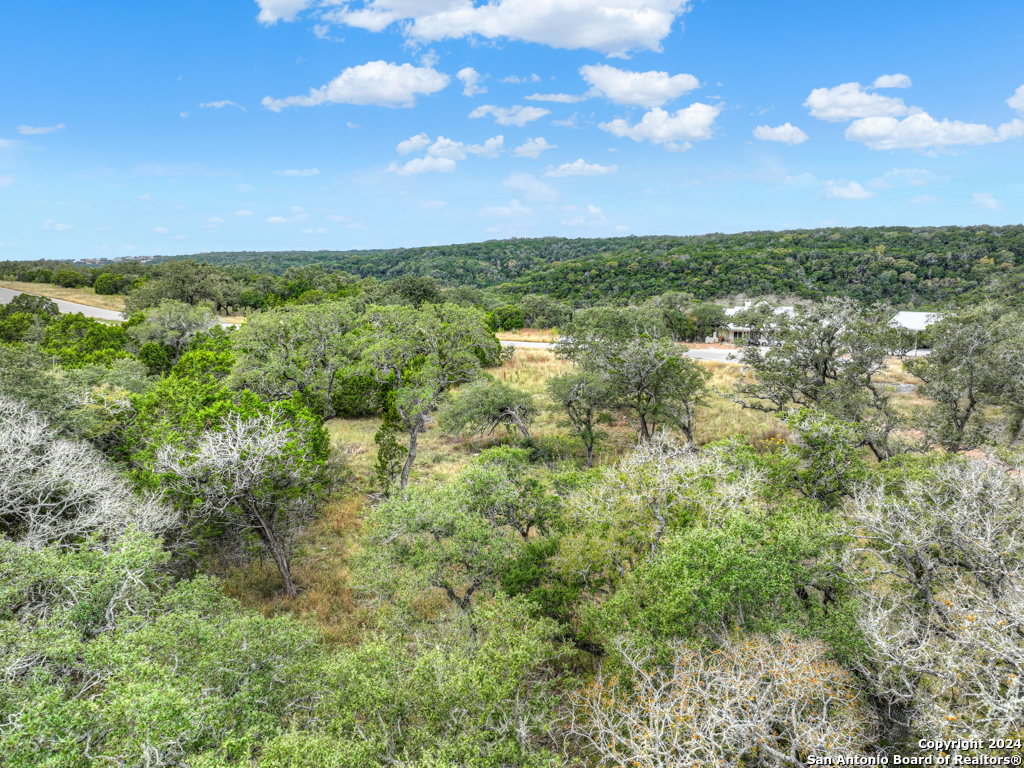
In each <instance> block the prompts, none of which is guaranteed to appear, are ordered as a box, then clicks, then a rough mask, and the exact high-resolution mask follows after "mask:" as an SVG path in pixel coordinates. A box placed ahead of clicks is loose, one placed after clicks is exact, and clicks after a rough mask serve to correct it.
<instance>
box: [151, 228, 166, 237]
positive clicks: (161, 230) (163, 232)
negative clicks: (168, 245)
mask: <svg viewBox="0 0 1024 768" xmlns="http://www.w3.org/2000/svg"><path fill="white" fill-rule="evenodd" d="M153 231H154V232H156V233H157V234H158V235H166V234H167V233H168V232H170V230H169V229H167V227H153Z"/></svg>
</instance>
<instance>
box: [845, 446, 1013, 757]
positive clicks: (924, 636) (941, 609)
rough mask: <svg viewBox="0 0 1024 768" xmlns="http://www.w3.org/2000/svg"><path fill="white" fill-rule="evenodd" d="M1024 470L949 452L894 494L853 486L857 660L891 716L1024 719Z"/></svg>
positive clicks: (976, 726)
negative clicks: (861, 642) (951, 456)
mask: <svg viewBox="0 0 1024 768" xmlns="http://www.w3.org/2000/svg"><path fill="white" fill-rule="evenodd" d="M1022 512H1024V482H1022V480H1021V478H1020V475H1019V471H1011V472H1007V471H1005V469H1002V468H999V467H996V466H992V465H991V464H988V463H986V462H984V461H956V462H951V463H949V464H947V465H945V466H944V467H942V468H941V469H939V470H938V471H937V474H936V476H935V477H932V478H928V479H927V480H914V481H911V482H908V483H907V484H906V486H905V487H904V488H903V490H902V493H900V494H899V495H892V494H887V493H886V492H885V490H884V489H883V488H882V487H881V486H866V487H862V488H861V489H860V490H859V491H858V493H857V494H856V497H855V499H854V504H853V511H852V526H851V530H850V533H851V534H852V535H853V536H854V537H855V540H856V541H858V542H859V544H860V545H859V546H854V547H852V548H851V549H850V550H849V551H848V553H847V562H846V568H847V571H848V572H849V573H850V574H851V575H852V576H853V577H854V579H855V581H856V582H857V584H858V585H859V587H860V599H861V602H862V610H861V611H860V615H859V618H858V621H859V624H860V628H861V631H862V632H863V633H864V635H865V637H866V639H867V640H868V642H869V643H870V646H871V654H870V657H869V659H868V660H866V661H865V662H864V663H863V664H862V665H861V672H863V674H864V675H865V676H866V677H867V678H868V679H869V680H870V681H871V682H872V683H873V684H874V686H875V688H876V690H877V691H878V692H879V697H880V702H881V703H882V704H883V705H884V706H885V707H886V711H885V714H886V715H887V716H888V717H889V718H890V720H891V721H892V725H893V726H894V727H901V728H903V729H904V730H905V731H909V730H910V729H912V728H913V729H916V730H918V731H920V732H921V733H925V734H928V737H929V738H984V737H994V736H1002V735H1004V734H1007V733H1012V732H1015V731H1016V732H1019V731H1020V729H1021V728H1024V580H1022V575H1024V514H1022Z"/></svg>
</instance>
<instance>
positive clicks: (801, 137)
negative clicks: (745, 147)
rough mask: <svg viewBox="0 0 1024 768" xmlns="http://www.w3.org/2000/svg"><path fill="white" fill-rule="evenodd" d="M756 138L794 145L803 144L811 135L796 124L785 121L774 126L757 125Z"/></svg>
mask: <svg viewBox="0 0 1024 768" xmlns="http://www.w3.org/2000/svg"><path fill="white" fill-rule="evenodd" d="M754 138H755V139H760V140H761V141H778V142H781V143H782V144H788V145H789V146H791V147H792V146H794V145H796V144H803V143H804V142H805V141H807V139H808V138H809V137H808V136H807V134H806V133H804V132H803V131H801V130H800V129H799V128H797V127H796V126H795V125H793V124H791V123H783V124H782V125H777V126H775V127H774V128H772V127H770V126H767V125H759V126H757V127H756V128H755V129H754Z"/></svg>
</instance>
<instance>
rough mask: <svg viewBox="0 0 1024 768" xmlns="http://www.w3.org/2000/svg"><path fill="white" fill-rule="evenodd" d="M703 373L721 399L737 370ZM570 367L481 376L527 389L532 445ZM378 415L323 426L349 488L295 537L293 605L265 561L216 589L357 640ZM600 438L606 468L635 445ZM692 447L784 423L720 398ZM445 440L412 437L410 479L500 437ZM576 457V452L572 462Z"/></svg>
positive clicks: (547, 361)
mask: <svg viewBox="0 0 1024 768" xmlns="http://www.w3.org/2000/svg"><path fill="white" fill-rule="evenodd" d="M704 365H706V366H707V367H708V369H709V370H710V371H711V372H712V380H711V383H712V385H713V386H714V387H715V388H716V389H718V390H720V391H722V392H725V393H727V392H728V390H729V389H730V388H731V387H732V385H733V383H734V382H735V381H736V380H737V379H738V378H739V377H740V376H744V375H746V374H744V373H743V372H742V370H741V368H740V366H737V365H730V364H726V363H716V362H704ZM569 370H571V365H570V364H569V363H567V362H565V361H563V360H559V359H558V358H557V357H556V356H555V355H554V353H553V352H551V351H550V350H545V349H518V350H516V353H515V355H514V356H513V357H512V359H511V360H508V361H506V362H505V363H504V364H503V365H502V366H501V367H500V368H494V369H491V370H490V371H489V373H490V374H491V375H493V376H495V377H497V378H499V379H502V380H504V381H506V382H508V383H509V384H510V385H512V386H514V387H518V388H520V389H523V390H525V391H528V392H531V393H532V394H533V395H534V396H535V397H536V398H537V404H538V406H540V409H541V412H540V414H539V416H538V418H537V421H536V422H535V423H534V424H533V426H532V428H531V432H532V433H533V435H534V436H535V437H537V438H539V439H543V438H546V437H553V436H555V435H565V434H567V432H568V429H567V427H565V426H563V425H561V424H560V421H561V418H560V417H559V415H558V414H555V413H551V412H550V411H549V410H547V408H546V406H547V405H549V401H548V399H547V397H546V395H545V386H546V382H547V380H548V379H549V378H551V377H552V376H556V375H559V374H561V373H565V372H567V371H569ZM379 427H380V419H379V418H365V419H334V420H332V421H329V422H328V423H327V424H326V428H327V431H328V433H329V435H330V438H331V445H332V450H334V451H337V452H344V454H345V455H346V457H347V464H348V468H349V470H350V471H351V477H350V480H349V482H348V484H347V485H346V486H345V487H344V488H343V489H342V490H341V491H339V492H338V493H337V494H335V496H334V497H333V498H332V499H331V500H330V501H328V502H327V503H326V504H325V505H324V506H323V508H322V509H321V510H320V515H319V517H318V518H317V520H316V521H315V522H313V523H312V524H311V525H310V526H309V527H308V528H307V530H306V531H305V532H304V533H303V535H302V537H301V541H300V545H299V548H298V551H297V553H296V556H295V558H294V566H293V567H294V570H293V573H294V576H295V581H296V584H297V585H298V586H299V588H300V590H301V593H300V595H299V597H298V598H297V599H295V600H291V601H290V600H288V599H286V598H285V597H284V596H283V592H282V589H281V586H282V585H281V580H280V577H279V576H278V574H277V571H276V569H275V568H274V565H273V563H272V562H270V561H269V560H264V562H262V563H259V562H253V563H248V564H246V565H242V566H235V567H231V568H227V569H225V571H224V576H225V581H224V589H225V591H226V592H227V594H229V595H232V596H233V597H236V598H238V599H239V600H240V601H241V602H242V603H244V604H245V605H249V606H252V607H254V608H257V609H258V610H260V611H262V612H264V613H265V614H267V615H275V614H282V613H288V614H292V615H295V616H298V617H300V618H303V619H305V620H308V621H312V622H315V623H317V624H318V625H319V626H320V627H321V628H322V630H323V631H324V632H325V634H326V636H327V637H329V638H332V639H333V640H335V641H337V642H341V643H354V642H358V639H359V637H360V636H361V634H362V633H363V631H364V630H365V629H366V628H367V627H368V626H371V625H372V622H373V616H371V615H369V614H368V613H367V612H366V610H365V609H363V608H362V607H361V606H360V604H359V602H358V601H357V600H356V599H355V596H354V592H353V584H352V580H351V578H352V576H351V570H350V561H351V557H352V556H353V554H355V553H356V551H357V549H358V540H359V531H360V527H361V524H362V520H363V518H364V515H365V513H366V510H367V509H368V507H369V505H370V503H371V498H372V496H371V494H372V493H373V492H374V491H375V490H376V480H375V477H374V464H375V462H376V459H377V446H376V444H375V443H374V442H373V437H374V434H375V433H376V431H377V429H378V428H379ZM604 429H605V431H606V432H607V433H608V436H607V438H606V439H605V440H604V441H603V442H602V443H601V444H600V446H599V448H598V455H597V463H598V464H602V465H603V464H613V463H615V462H616V461H617V460H618V459H619V457H620V456H622V455H623V454H624V453H625V452H627V451H629V450H631V449H632V447H633V446H634V445H635V444H636V425H635V424H632V423H630V422H629V420H627V419H620V420H618V421H616V422H615V423H613V424H612V425H610V426H605V427H604ZM696 434H697V441H698V443H700V444H702V445H703V444H706V443H709V442H713V441H715V440H720V439H723V438H725V437H729V436H731V435H736V434H740V435H745V436H747V437H748V438H750V439H751V440H752V441H754V443H755V445H757V444H759V443H761V444H763V443H764V441H766V440H767V439H769V438H771V437H777V436H783V437H784V436H785V435H786V432H785V425H784V424H783V423H782V422H781V421H779V420H778V419H776V418H775V417H773V416H771V415H768V414H762V413H759V412H756V411H750V410H744V409H743V408H741V407H740V406H738V405H737V404H735V403H733V402H730V401H729V400H728V399H726V397H723V396H722V395H720V394H714V395H713V396H712V397H711V399H710V402H709V404H708V405H707V406H706V407H703V408H701V409H700V411H699V413H698V415H697V428H696ZM503 437H504V434H497V435H496V436H495V439H487V440H482V439H479V438H468V439H453V438H450V437H446V436H444V435H442V434H441V433H440V430H438V429H437V428H436V427H431V428H430V429H428V430H427V432H426V433H425V434H423V435H421V436H420V439H419V452H418V455H417V459H416V463H415V465H414V466H413V470H412V476H411V478H410V482H411V483H415V484H420V485H422V484H433V483H442V482H444V481H446V480H447V479H449V478H450V477H451V476H452V475H454V474H455V473H456V472H458V471H459V470H460V469H461V468H462V467H464V466H465V465H466V464H467V463H468V462H469V460H470V459H471V458H472V457H473V456H474V455H476V454H477V453H479V452H480V450H482V449H483V448H485V447H487V446H488V445H493V444H494V443H495V442H497V441H498V440H500V439H502V438H503ZM581 456H582V449H581V450H580V452H579V457H581Z"/></svg>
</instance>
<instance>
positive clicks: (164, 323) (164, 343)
mask: <svg viewBox="0 0 1024 768" xmlns="http://www.w3.org/2000/svg"><path fill="white" fill-rule="evenodd" d="M144 314H145V319H143V320H142V322H140V323H138V324H136V325H133V326H132V327H131V328H129V329H128V335H129V336H131V337H132V338H133V339H135V341H136V343H137V344H139V346H140V347H142V346H145V345H147V344H157V345H159V346H160V347H163V348H165V349H168V350H169V351H170V355H169V359H168V363H169V365H174V363H176V362H177V361H178V358H180V357H181V355H183V354H184V353H185V350H186V349H188V345H189V342H191V341H192V339H193V338H195V336H196V334H198V333H202V332H204V331H208V330H209V329H210V328H212V327H213V326H214V325H216V324H217V318H216V316H215V315H214V314H213V312H211V311H210V310H209V309H208V308H206V307H195V306H192V305H190V304H185V303H184V302H181V301H175V300H173V299H164V300H162V301H161V302H160V303H159V304H158V305H157V306H155V307H151V308H150V309H148V310H146V311H145V313H144Z"/></svg>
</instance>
